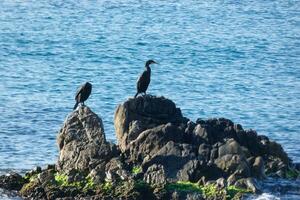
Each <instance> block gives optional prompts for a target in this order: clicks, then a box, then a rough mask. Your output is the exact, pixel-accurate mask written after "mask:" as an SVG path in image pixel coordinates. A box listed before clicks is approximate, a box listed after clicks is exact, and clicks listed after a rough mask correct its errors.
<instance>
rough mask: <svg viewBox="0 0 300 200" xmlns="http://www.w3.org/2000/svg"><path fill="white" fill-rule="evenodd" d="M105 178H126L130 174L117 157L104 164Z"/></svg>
mask: <svg viewBox="0 0 300 200" xmlns="http://www.w3.org/2000/svg"><path fill="white" fill-rule="evenodd" d="M105 173H106V179H107V180H109V181H112V182H113V181H118V180H128V179H129V177H130V174H129V173H128V171H127V170H126V169H125V166H124V164H123V162H122V161H121V160H120V159H119V158H112V159H111V160H110V161H109V162H108V163H107V164H106V166H105Z"/></svg>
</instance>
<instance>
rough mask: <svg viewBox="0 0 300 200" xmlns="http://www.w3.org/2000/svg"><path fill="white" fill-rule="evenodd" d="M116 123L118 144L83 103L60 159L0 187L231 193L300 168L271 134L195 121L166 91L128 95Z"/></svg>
mask: <svg viewBox="0 0 300 200" xmlns="http://www.w3.org/2000/svg"><path fill="white" fill-rule="evenodd" d="M114 124H115V129H116V136H117V139H118V145H115V144H112V143H109V142H107V141H106V139H105V133H104V128H103V124H102V120H101V118H99V117H98V116H97V115H96V114H95V113H93V112H92V111H91V110H90V109H89V108H88V107H85V106H83V107H80V108H79V109H78V110H75V111H73V112H72V113H71V114H70V115H69V116H68V117H67V118H66V120H65V122H64V124H63V127H62V129H61V130H60V131H59V134H58V137H57V143H58V147H59V159H58V162H57V164H56V165H49V166H47V167H46V168H45V169H41V168H40V167H37V168H36V169H35V170H32V171H30V172H28V173H26V174H25V176H24V177H22V176H20V175H18V174H11V175H10V176H0V187H2V188H5V189H9V190H18V191H19V193H20V194H21V196H22V197H24V198H28V199H65V200H66V199H224V198H226V197H228V195H229V194H230V195H232V194H233V193H234V197H236V198H241V197H242V194H243V193H245V192H250V191H251V192H253V193H259V192H261V187H260V184H259V183H258V181H257V180H262V179H264V178H266V177H267V176H274V177H281V178H286V177H289V178H291V177H292V178H297V177H299V174H300V173H299V171H298V170H299V165H297V164H295V165H293V163H292V161H291V160H290V159H289V158H288V156H287V154H286V153H285V152H284V150H283V149H282V147H281V146H280V144H278V143H276V142H274V141H271V140H269V138H268V137H266V136H260V135H258V134H257V133H256V132H255V131H254V130H244V129H243V127H242V126H241V125H239V124H235V123H233V122H232V121H230V120H229V119H224V118H219V119H207V120H204V119H198V120H197V121H196V122H192V121H190V120H188V119H187V118H185V117H183V116H182V114H181V111H180V109H179V108H177V107H176V105H175V103H174V102H172V101H171V100H169V99H166V98H164V97H154V96H140V97H138V98H136V99H129V100H127V101H126V102H124V103H122V104H121V105H119V106H118V107H117V109H116V112H115V118H114ZM232 187H235V189H234V190H232ZM230 188H231V189H230ZM229 190H231V191H229ZM236 191H239V192H238V193H236ZM231 197H233V196H231Z"/></svg>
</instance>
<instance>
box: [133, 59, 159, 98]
mask: <svg viewBox="0 0 300 200" xmlns="http://www.w3.org/2000/svg"><path fill="white" fill-rule="evenodd" d="M154 63H156V62H155V61H154V60H148V61H147V62H146V64H145V68H146V69H145V71H144V72H143V73H142V74H141V76H140V77H139V79H138V81H137V83H136V89H137V92H136V94H135V96H134V98H136V97H137V95H138V94H139V93H144V94H146V90H147V88H148V86H149V83H150V79H151V68H150V65H151V64H154Z"/></svg>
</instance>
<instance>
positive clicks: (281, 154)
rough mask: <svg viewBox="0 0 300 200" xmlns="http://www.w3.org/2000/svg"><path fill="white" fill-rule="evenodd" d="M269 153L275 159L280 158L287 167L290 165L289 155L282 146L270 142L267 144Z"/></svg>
mask: <svg viewBox="0 0 300 200" xmlns="http://www.w3.org/2000/svg"><path fill="white" fill-rule="evenodd" d="M267 153H268V154H269V155H272V156H274V157H278V158H280V160H281V161H282V162H283V163H284V164H285V165H289V163H290V159H289V157H288V156H287V153H286V152H285V151H284V150H283V148H282V147H281V145H280V144H278V143H276V142H273V141H270V142H269V143H268V144H267Z"/></svg>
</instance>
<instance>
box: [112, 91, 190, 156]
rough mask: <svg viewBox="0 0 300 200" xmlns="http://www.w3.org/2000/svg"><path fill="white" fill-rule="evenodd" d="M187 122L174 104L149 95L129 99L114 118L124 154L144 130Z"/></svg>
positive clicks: (118, 109) (119, 108) (117, 110)
mask: <svg viewBox="0 0 300 200" xmlns="http://www.w3.org/2000/svg"><path fill="white" fill-rule="evenodd" d="M187 121H188V120H187V119H185V118H183V117H182V114H181V111H180V109H179V108H176V106H175V103H174V102H172V101H171V100H169V99H166V98H164V97H153V96H149V95H146V96H143V97H141V96H140V97H137V98H135V99H128V100H127V101H126V102H124V103H123V104H121V105H119V106H118V107H117V109H116V112H115V117H114V125H115V130H116V136H117V139H118V144H119V146H120V149H121V150H122V151H123V152H124V151H125V150H126V149H127V148H128V145H129V143H130V142H131V141H132V140H135V139H136V138H137V137H138V136H139V134H140V133H142V132H143V131H144V130H147V129H151V128H154V127H156V126H159V125H162V124H167V123H169V122H171V123H173V124H180V123H182V122H184V123H186V122H187Z"/></svg>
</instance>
